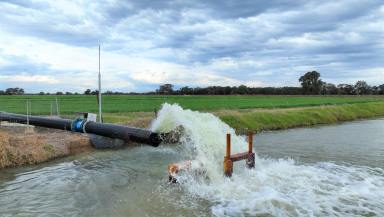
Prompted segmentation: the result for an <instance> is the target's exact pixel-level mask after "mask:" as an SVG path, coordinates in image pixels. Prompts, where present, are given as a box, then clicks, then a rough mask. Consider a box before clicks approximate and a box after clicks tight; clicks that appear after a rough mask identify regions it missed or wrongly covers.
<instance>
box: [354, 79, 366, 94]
mask: <svg viewBox="0 0 384 217" xmlns="http://www.w3.org/2000/svg"><path fill="white" fill-rule="evenodd" d="M354 90H355V92H356V94H357V95H364V94H369V91H370V87H369V85H368V84H367V82H365V81H357V82H356V84H355V87H354Z"/></svg>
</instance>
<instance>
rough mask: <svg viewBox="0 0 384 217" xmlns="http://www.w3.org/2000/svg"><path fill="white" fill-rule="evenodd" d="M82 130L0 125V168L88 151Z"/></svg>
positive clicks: (88, 146) (86, 137) (89, 144)
mask: <svg viewBox="0 0 384 217" xmlns="http://www.w3.org/2000/svg"><path fill="white" fill-rule="evenodd" d="M91 150H92V145H91V141H90V139H89V137H88V136H87V135H85V134H77V133H71V132H66V131H62V130H53V129H47V128H37V127H28V126H15V125H8V126H4V125H2V126H0V169H1V168H6V167H15V166H20V165H27V164H36V163H40V162H45V161H48V160H51V159H54V158H58V157H64V156H68V155H71V154H75V153H79V152H86V151H91Z"/></svg>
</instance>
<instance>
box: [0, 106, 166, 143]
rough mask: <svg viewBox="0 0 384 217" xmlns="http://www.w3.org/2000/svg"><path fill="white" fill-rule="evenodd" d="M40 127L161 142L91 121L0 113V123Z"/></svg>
mask: <svg viewBox="0 0 384 217" xmlns="http://www.w3.org/2000/svg"><path fill="white" fill-rule="evenodd" d="M27 119H29V124H30V125H34V126H40V127H48V128H54V129H60V130H68V131H75V132H83V133H92V134H96V135H101V136H105V137H110V138H117V139H121V140H124V141H134V142H139V143H145V144H149V145H152V146H158V145H159V144H160V142H161V141H162V140H161V138H160V135H159V134H157V133H154V132H152V131H150V130H146V129H140V128H134V127H128V126H121V125H114V124H103V123H96V122H93V121H90V122H88V121H85V120H81V119H77V120H74V121H72V120H68V119H61V118H60V119H56V118H44V117H37V116H28V118H27V116H26V115H19V114H12V113H6V112H0V121H9V122H17V123H23V124H25V123H27Z"/></svg>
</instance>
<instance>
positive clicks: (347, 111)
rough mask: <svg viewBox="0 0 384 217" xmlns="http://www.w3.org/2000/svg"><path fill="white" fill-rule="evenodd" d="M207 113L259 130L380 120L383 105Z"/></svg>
mask: <svg viewBox="0 0 384 217" xmlns="http://www.w3.org/2000/svg"><path fill="white" fill-rule="evenodd" d="M210 112H211V113H213V114H214V115H216V116H218V117H219V118H220V119H221V120H223V121H224V122H226V123H227V124H229V125H230V126H231V127H233V128H235V129H237V130H238V131H244V130H253V131H261V130H277V129H287V128H294V127H302V126H311V125H316V124H333V123H337V122H340V121H351V120H358V119H364V118H375V117H384V102H368V103H355V104H343V105H322V106H309V107H298V108H296V107H295V108H275V109H230V110H216V111H210ZM154 118H155V115H154V113H153V112H128V113H106V114H105V116H104V119H105V120H106V122H110V123H118V124H124V125H132V126H136V127H147V126H149V125H150V122H151V121H152V120H153V119H154Z"/></svg>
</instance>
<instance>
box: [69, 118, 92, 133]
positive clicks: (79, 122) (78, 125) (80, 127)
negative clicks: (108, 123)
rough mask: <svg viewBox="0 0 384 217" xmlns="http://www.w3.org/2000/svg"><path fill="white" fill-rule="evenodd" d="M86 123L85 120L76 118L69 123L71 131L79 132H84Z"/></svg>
mask: <svg viewBox="0 0 384 217" xmlns="http://www.w3.org/2000/svg"><path fill="white" fill-rule="evenodd" d="M87 123H88V121H87V120H84V119H81V118H77V119H75V120H74V121H72V124H71V131H73V132H79V133H85V125H86V124H87Z"/></svg>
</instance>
